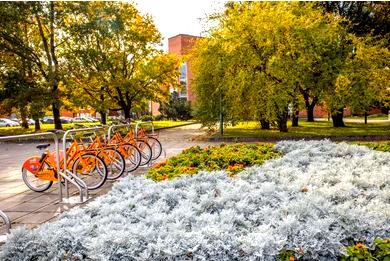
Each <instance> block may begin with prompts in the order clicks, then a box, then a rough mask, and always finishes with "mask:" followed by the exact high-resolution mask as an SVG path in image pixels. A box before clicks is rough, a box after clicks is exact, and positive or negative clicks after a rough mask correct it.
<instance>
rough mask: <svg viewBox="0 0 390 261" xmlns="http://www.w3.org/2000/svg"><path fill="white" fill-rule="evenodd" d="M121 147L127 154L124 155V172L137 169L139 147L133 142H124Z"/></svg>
mask: <svg viewBox="0 0 390 261" xmlns="http://www.w3.org/2000/svg"><path fill="white" fill-rule="evenodd" d="M121 147H122V149H124V150H125V151H126V154H127V156H126V157H125V156H124V158H125V162H126V172H132V171H135V170H136V169H138V167H139V166H140V164H141V152H140V151H139V149H138V148H137V147H136V146H134V145H133V144H124V145H122V146H121ZM129 152H130V153H129ZM122 156H123V155H122Z"/></svg>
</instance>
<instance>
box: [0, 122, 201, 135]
mask: <svg viewBox="0 0 390 261" xmlns="http://www.w3.org/2000/svg"><path fill="white" fill-rule="evenodd" d="M192 122H194V121H154V122H153V124H154V128H155V129H156V130H157V129H161V128H166V127H175V126H181V125H185V124H189V123H192ZM78 125H83V126H85V127H91V126H95V125H96V123H81V124H80V123H79V124H77V125H75V124H73V123H66V124H64V123H63V124H62V127H63V128H64V130H68V129H72V128H80V126H78ZM149 126H150V125H145V127H144V128H145V129H148V128H150V127H149ZM52 129H54V124H41V130H40V131H39V132H46V131H48V130H52ZM30 133H35V131H34V126H33V125H30V127H29V128H28V129H27V130H26V129H23V128H21V127H0V136H8V135H21V134H30Z"/></svg>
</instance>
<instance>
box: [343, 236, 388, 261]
mask: <svg viewBox="0 0 390 261" xmlns="http://www.w3.org/2000/svg"><path fill="white" fill-rule="evenodd" d="M346 250H347V255H345V256H342V257H340V261H363V260H364V261H370V260H375V261H390V238H387V239H376V240H375V244H374V247H373V249H370V248H368V247H366V246H365V245H364V244H363V243H361V242H359V243H357V244H356V245H354V246H349V247H347V248H346Z"/></svg>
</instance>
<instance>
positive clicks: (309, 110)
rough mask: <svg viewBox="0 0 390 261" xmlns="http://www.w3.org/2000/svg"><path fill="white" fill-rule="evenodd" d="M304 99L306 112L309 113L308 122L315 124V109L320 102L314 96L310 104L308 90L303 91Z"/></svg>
mask: <svg viewBox="0 0 390 261" xmlns="http://www.w3.org/2000/svg"><path fill="white" fill-rule="evenodd" d="M301 93H302V94H303V98H304V99H305V105H306V112H307V121H308V122H314V107H315V106H316V104H317V102H318V97H316V96H314V97H313V99H312V101H311V102H310V96H309V94H308V92H307V91H306V90H301Z"/></svg>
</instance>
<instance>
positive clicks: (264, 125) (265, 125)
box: [260, 120, 270, 130]
mask: <svg viewBox="0 0 390 261" xmlns="http://www.w3.org/2000/svg"><path fill="white" fill-rule="evenodd" d="M260 125H261V129H262V130H269V129H270V124H269V121H267V120H260Z"/></svg>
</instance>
